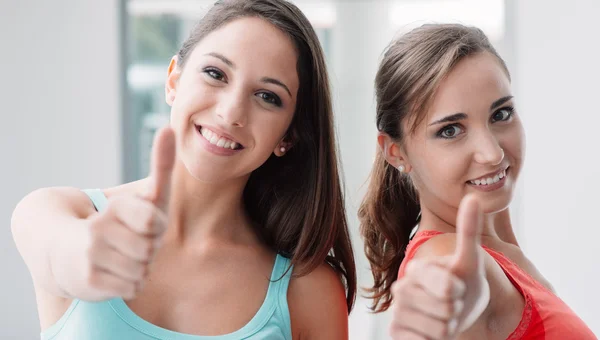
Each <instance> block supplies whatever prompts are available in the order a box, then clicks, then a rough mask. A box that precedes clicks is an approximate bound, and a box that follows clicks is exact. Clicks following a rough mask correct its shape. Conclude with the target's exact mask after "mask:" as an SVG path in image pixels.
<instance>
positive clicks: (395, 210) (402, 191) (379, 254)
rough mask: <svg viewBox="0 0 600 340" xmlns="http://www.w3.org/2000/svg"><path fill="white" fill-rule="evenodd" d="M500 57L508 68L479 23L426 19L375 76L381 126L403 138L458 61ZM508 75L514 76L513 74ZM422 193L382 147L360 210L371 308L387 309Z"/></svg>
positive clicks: (390, 51) (393, 48) (388, 54)
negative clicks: (389, 160)
mask: <svg viewBox="0 0 600 340" xmlns="http://www.w3.org/2000/svg"><path fill="white" fill-rule="evenodd" d="M481 52H488V53H491V54H493V55H494V56H496V58H497V59H498V61H499V62H500V64H501V65H502V67H503V68H504V70H505V71H506V74H507V75H508V74H509V73H508V69H507V68H506V65H505V63H504V61H503V60H502V58H500V56H499V55H498V53H497V52H496V50H495V49H494V47H493V46H492V44H491V43H490V41H489V40H488V38H487V37H486V36H485V34H484V33H483V32H482V31H481V30H480V29H478V28H474V27H467V26H463V25H458V24H428V25H423V26H421V27H419V28H416V29H414V30H412V31H410V32H408V33H406V34H405V35H403V36H401V37H399V38H397V39H396V40H394V41H392V43H391V44H390V45H389V46H388V47H387V49H386V51H385V53H384V56H383V60H382V61H381V64H380V66H379V70H378V72H377V76H376V78H375V91H376V99H377V113H376V115H377V116H376V123H377V129H378V130H379V131H380V132H382V133H385V134H387V135H389V136H390V137H391V138H393V139H394V140H395V141H397V142H399V143H401V142H402V141H403V138H404V136H405V135H406V132H405V131H403V128H402V126H403V123H404V122H406V123H408V124H406V126H408V128H409V131H408V133H412V132H414V130H415V128H416V127H417V126H418V124H420V123H421V121H422V120H423V119H424V118H425V114H426V112H427V110H428V108H429V105H430V104H431V101H432V98H433V97H434V96H435V93H436V90H437V88H438V87H439V84H440V82H441V81H442V80H443V79H444V78H445V77H446V76H447V75H448V73H449V72H450V71H451V70H452V68H453V67H454V65H456V64H457V63H458V62H459V61H460V60H462V59H464V58H466V57H468V56H471V55H474V54H476V53H481ZM509 77H510V76H509ZM420 210H421V209H420V205H419V197H418V193H417V191H416V190H415V188H414V186H413V185H412V182H411V180H410V177H409V176H407V175H403V174H401V173H400V172H399V171H398V170H396V169H395V168H394V167H393V166H391V165H390V164H389V163H387V161H386V159H385V158H384V156H383V154H382V153H381V152H378V154H377V157H376V160H375V164H374V165H373V169H372V171H371V175H370V183H369V187H368V191H367V194H366V196H365V198H364V200H363V202H362V204H361V207H360V209H359V218H360V223H361V226H360V230H361V234H362V237H363V238H364V241H365V252H366V255H367V258H368V259H369V262H370V263H371V271H372V274H373V279H374V284H373V287H372V288H370V289H368V292H369V293H370V297H371V298H372V299H373V305H372V307H371V308H372V309H373V310H374V311H376V312H381V311H384V310H386V309H388V308H389V306H390V303H391V300H392V297H391V294H390V287H391V285H392V283H393V282H394V281H396V279H397V278H398V270H399V268H400V264H401V263H402V261H403V260H404V252H405V250H406V246H407V245H408V242H409V238H410V233H411V231H412V229H413V228H414V227H415V226H416V224H417V223H418V220H417V219H418V217H419V213H420Z"/></svg>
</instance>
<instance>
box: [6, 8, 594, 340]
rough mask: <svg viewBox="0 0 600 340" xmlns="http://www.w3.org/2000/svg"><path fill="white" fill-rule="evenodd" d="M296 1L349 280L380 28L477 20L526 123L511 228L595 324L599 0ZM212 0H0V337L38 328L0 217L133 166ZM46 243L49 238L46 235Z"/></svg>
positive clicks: (376, 332) (162, 115)
mask: <svg viewBox="0 0 600 340" xmlns="http://www.w3.org/2000/svg"><path fill="white" fill-rule="evenodd" d="M293 2H295V3H296V4H297V5H298V6H299V7H300V8H301V9H302V10H303V11H304V12H305V14H306V15H307V16H308V18H309V19H310V20H311V22H312V23H313V25H314V26H315V28H316V30H317V32H318V34H319V37H320V39H321V43H322V45H323V47H324V50H325V52H326V55H327V61H328V64H329V69H330V72H331V76H332V77H331V81H332V85H333V94H334V101H335V112H336V115H337V117H336V119H337V121H336V123H337V130H338V134H339V135H338V136H339V145H340V149H341V156H342V162H343V169H344V172H345V182H346V194H347V198H348V200H347V201H348V203H347V204H348V214H349V219H350V223H351V224H350V227H351V230H352V232H353V242H354V246H355V249H356V254H357V265H358V266H359V272H358V274H359V281H360V284H361V286H363V287H367V286H369V284H370V282H371V276H370V271H369V267H368V263H367V261H366V259H365V258H364V255H363V250H362V242H361V240H360V237H359V235H358V221H357V218H356V210H357V208H358V206H359V204H360V200H361V198H362V195H363V193H364V189H365V185H364V184H365V181H366V179H367V176H368V172H369V169H370V167H371V162H372V160H373V157H374V155H375V149H376V148H375V141H376V139H375V137H376V129H375V124H374V104H375V103H374V93H373V81H374V77H375V72H376V69H377V67H378V62H379V60H380V57H381V54H382V51H383V49H384V48H385V46H386V45H387V43H388V42H389V41H390V40H391V39H392V37H393V36H394V35H395V34H397V33H401V32H403V31H406V30H408V29H410V28H412V27H415V26H417V25H420V24H423V23H425V22H461V23H465V24H471V25H476V26H479V27H480V28H482V29H483V30H484V31H485V32H486V33H487V34H488V36H489V37H490V38H491V40H492V41H493V42H494V44H495V45H496V47H497V49H498V50H499V52H500V54H501V55H502V56H503V57H504V58H505V60H506V62H507V64H508V66H509V68H510V70H511V72H512V77H513V89H514V92H515V96H516V101H517V108H518V110H519V112H520V114H521V115H522V117H523V120H524V124H525V128H526V133H527V143H528V145H527V147H528V149H527V151H528V154H527V160H526V164H525V168H524V170H523V171H524V172H523V174H522V176H521V181H520V187H519V188H518V194H517V197H516V200H515V201H514V204H513V207H512V218H513V219H514V223H515V228H516V232H517V237H518V239H519V241H520V244H521V246H522V248H524V251H525V253H526V254H527V255H528V256H529V257H530V259H531V260H532V261H533V262H534V263H535V264H536V265H537V267H538V269H539V270H540V271H541V272H542V273H543V274H544V275H545V276H546V278H548V279H549V281H550V282H551V283H552V284H553V285H554V287H555V288H556V290H557V292H558V294H559V295H560V296H561V297H562V298H563V299H564V300H565V301H566V302H567V303H568V304H569V305H570V306H571V308H572V309H573V310H574V311H575V312H576V313H577V314H578V315H580V316H581V318H582V319H583V320H584V321H585V322H586V323H587V324H588V325H589V326H590V327H591V329H592V330H593V331H594V332H595V333H596V334H600V314H599V313H598V311H597V306H598V305H599V304H600V289H599V288H598V287H600V263H599V261H598V258H600V247H599V246H598V245H597V244H598V238H599V237H600V231H598V229H599V228H600V220H599V218H598V213H597V211H598V210H597V209H598V204H599V203H600V198H599V197H598V192H599V191H600V170H599V168H600V160H599V156H600V152H599V151H598V149H599V147H600V140H599V138H598V131H597V130H596V128H597V127H599V126H600V110H599V109H598V104H597V103H598V102H597V98H598V94H597V92H598V91H599V90H600V86H599V85H598V79H599V78H600V63H599V62H598V61H599V60H600V47H599V45H598V44H597V41H598V38H597V32H600V21H599V20H598V15H600V2H599V1H597V0H572V1H566V0H556V1H544V0H527V1H518V0H395V1H386V0H362V1H361V0H337V1H335V0H331V1H311V0H297V1H293ZM211 4H212V1H202V0H103V1H90V0H54V1H46V0H0V42H1V45H0V51H1V53H0V68H1V70H2V72H1V74H2V75H3V77H4V78H3V79H4V80H3V81H2V82H1V83H0V89H1V91H0V99H1V101H0V116H1V117H2V121H0V129H1V133H0V138H1V140H0V156H1V158H0V159H1V160H2V162H1V165H0V171H1V172H0V174H1V176H0V190H1V194H0V221H1V222H2V224H1V225H2V226H3V227H2V228H0V268H1V270H2V272H0V277H1V281H0V301H1V302H2V304H1V305H0V339H36V338H39V331H40V330H39V323H38V317H37V312H36V308H35V295H34V292H33V287H32V282H31V278H30V276H29V273H28V271H27V269H26V267H25V265H24V263H23V261H22V260H21V258H20V256H19V254H18V252H17V250H16V248H15V246H14V243H13V240H12V236H11V232H10V216H11V213H12V210H13V209H14V207H15V205H16V204H17V202H18V201H19V200H20V199H21V198H22V197H23V196H25V195H26V194H27V193H29V192H30V191H32V190H34V189H36V188H39V187H46V186H75V187H81V188H92V187H101V188H102V187H108V186H114V185H117V184H120V183H122V182H125V181H131V180H135V179H138V178H140V177H143V176H145V175H146V174H147V171H148V168H147V166H148V152H149V148H150V144H151V140H152V134H153V132H154V130H155V129H156V128H157V127H159V126H162V125H163V124H164V123H165V122H166V121H167V119H168V112H169V108H168V107H167V106H166V104H165V102H164V78H165V75H166V69H167V66H168V63H169V60H170V58H171V56H172V55H173V54H175V53H176V52H177V50H178V48H179V46H180V43H181V42H182V41H183V39H185V38H186V36H187V35H188V33H189V31H190V29H191V27H192V26H193V24H194V23H195V22H196V21H197V20H198V19H199V18H200V17H201V16H202V13H203V12H204V11H205V10H206V9H207V8H208V7H209V6H210V5H211ZM56 240H57V242H60V235H56ZM388 317H389V316H388V315H386V314H385V313H384V314H378V315H374V314H372V313H370V312H369V310H368V300H366V299H363V298H359V299H358V301H357V305H356V309H355V310H354V312H353V313H352V315H351V320H350V328H351V330H350V332H351V338H352V339H355V340H358V339H376V340H378V339H386V338H387V325H388V321H387V320H388Z"/></svg>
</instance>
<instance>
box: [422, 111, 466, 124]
mask: <svg viewBox="0 0 600 340" xmlns="http://www.w3.org/2000/svg"><path fill="white" fill-rule="evenodd" d="M464 119H467V114H466V113H455V114H453V115H450V116H446V117H444V118H442V119H440V120H436V121H435V122H433V123H431V124H429V126H432V125H437V124H442V123H449V122H457V121H459V120H464Z"/></svg>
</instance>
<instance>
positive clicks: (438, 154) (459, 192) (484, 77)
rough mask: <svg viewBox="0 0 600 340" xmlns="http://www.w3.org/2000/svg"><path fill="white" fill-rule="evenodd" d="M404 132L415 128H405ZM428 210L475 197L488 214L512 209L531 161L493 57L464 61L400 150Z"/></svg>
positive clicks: (397, 160)
mask: <svg viewBox="0 0 600 340" xmlns="http://www.w3.org/2000/svg"><path fill="white" fill-rule="evenodd" d="M403 129H404V131H409V130H408V124H407V123H405V124H404V125H403ZM392 153H394V156H396V157H391V158H389V159H390V161H391V162H395V163H394V165H396V163H397V165H401V164H402V165H405V168H406V169H407V170H408V171H409V175H410V176H411V179H412V181H413V183H414V184H415V186H416V188H417V190H418V191H419V197H420V200H421V204H422V205H425V206H427V207H428V208H429V209H430V210H439V211H443V209H446V208H448V207H452V208H456V207H458V205H459V202H460V200H461V199H462V198H463V197H464V196H465V195H466V194H468V193H474V194H475V195H477V196H478V198H479V199H480V202H481V204H482V208H483V209H484V211H485V212H486V213H494V212H498V211H501V210H503V209H506V208H507V207H508V205H509V203H510V201H511V199H512V195H513V191H514V188H515V182H516V180H517V177H518V175H519V171H520V169H521V164H522V160H523V156H524V133H523V128H522V125H521V121H520V119H519V117H518V115H517V112H516V110H515V106H514V99H513V97H512V94H511V89H510V83H509V79H508V77H507V75H506V73H505V71H504V69H503V68H502V66H501V65H500V63H499V62H498V60H497V59H496V58H495V57H494V56H493V55H491V54H489V53H480V54H477V55H474V56H471V57H468V58H465V59H463V60H461V61H460V62H459V63H458V64H457V65H456V66H455V67H454V69H453V70H452V71H451V72H450V74H449V75H448V77H447V78H446V79H445V80H444V81H443V82H442V83H441V84H440V87H439V89H438V92H437V93H436V96H435V98H433V102H432V105H431V107H430V109H429V111H428V112H427V116H426V118H425V119H424V121H423V122H422V123H420V124H419V126H417V128H416V131H415V133H414V134H410V133H406V134H405V139H404V141H403V143H402V145H398V144H396V145H395V151H394V150H392Z"/></svg>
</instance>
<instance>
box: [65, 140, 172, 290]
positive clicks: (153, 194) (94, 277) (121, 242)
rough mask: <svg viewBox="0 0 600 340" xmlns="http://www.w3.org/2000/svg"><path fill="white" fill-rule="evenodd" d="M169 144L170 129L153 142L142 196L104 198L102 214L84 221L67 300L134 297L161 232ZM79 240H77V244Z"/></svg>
mask: <svg viewBox="0 0 600 340" xmlns="http://www.w3.org/2000/svg"><path fill="white" fill-rule="evenodd" d="M174 163H175V138H174V135H173V130H171V128H164V129H162V130H160V131H159V132H158V133H157V135H156V137H155V141H154V145H153V150H152V165H151V173H150V178H148V179H147V183H148V187H147V188H146V191H145V192H143V193H139V194H137V195H136V194H133V193H132V194H129V195H122V196H115V197H110V199H109V202H108V205H107V207H106V209H104V210H103V211H101V212H99V213H98V214H94V215H92V216H91V217H90V218H88V223H87V225H86V227H87V228H83V229H85V231H84V233H85V236H84V237H82V238H83V242H79V246H78V249H76V251H74V252H71V254H74V255H76V256H74V258H73V259H72V261H73V262H74V263H75V265H74V267H73V268H72V269H73V272H72V273H69V275H62V276H65V277H69V279H67V281H68V282H64V283H63V285H62V286H63V287H65V288H66V290H67V292H68V293H70V295H72V296H73V297H76V298H79V299H82V300H88V301H99V300H106V299H110V298H114V297H122V298H125V299H131V298H134V297H135V296H136V295H137V293H138V292H139V291H140V289H141V287H142V284H143V282H144V280H145V278H146V275H147V273H148V268H149V266H150V264H151V262H152V259H153V255H154V253H155V251H156V250H157V248H158V246H159V244H160V241H161V238H162V236H163V233H164V232H165V230H166V228H167V223H168V219H167V213H168V207H169V195H170V189H171V174H172V172H173V167H174ZM80 239H81V238H80Z"/></svg>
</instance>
